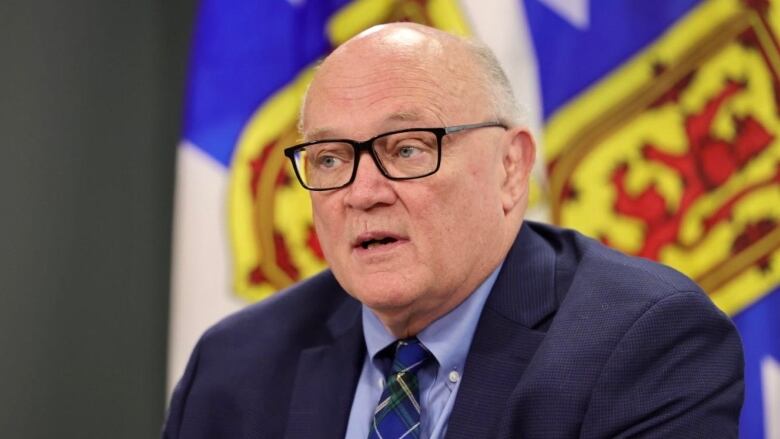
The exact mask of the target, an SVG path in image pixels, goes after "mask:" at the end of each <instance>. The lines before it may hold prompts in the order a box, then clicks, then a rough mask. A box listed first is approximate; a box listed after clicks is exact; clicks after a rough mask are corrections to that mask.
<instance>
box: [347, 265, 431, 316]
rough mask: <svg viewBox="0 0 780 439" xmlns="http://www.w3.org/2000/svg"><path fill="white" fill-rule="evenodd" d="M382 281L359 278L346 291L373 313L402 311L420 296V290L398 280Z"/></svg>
mask: <svg viewBox="0 0 780 439" xmlns="http://www.w3.org/2000/svg"><path fill="white" fill-rule="evenodd" d="M394 277H395V278H396V279H395V280H389V279H383V276H380V277H375V276H368V277H361V278H359V279H354V280H353V281H352V284H351V285H352V286H351V288H349V289H348V290H347V291H348V292H349V293H350V294H351V295H352V296H353V297H355V298H356V299H358V300H359V301H360V302H362V303H363V304H364V305H366V306H367V307H369V308H371V309H373V310H375V311H393V310H402V309H404V308H407V307H409V306H410V305H411V304H412V303H414V302H415V301H417V299H418V298H419V297H420V296H422V293H421V292H420V291H421V289H420V288H416V287H415V286H414V285H412V284H410V283H408V282H406V281H405V280H400V281H399V279H398V275H397V274H395V276H394Z"/></svg>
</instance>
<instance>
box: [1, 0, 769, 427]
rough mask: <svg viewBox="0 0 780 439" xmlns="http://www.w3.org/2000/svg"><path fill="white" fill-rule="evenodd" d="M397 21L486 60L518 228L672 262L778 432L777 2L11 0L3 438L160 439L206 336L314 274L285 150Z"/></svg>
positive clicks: (309, 234)
mask: <svg viewBox="0 0 780 439" xmlns="http://www.w3.org/2000/svg"><path fill="white" fill-rule="evenodd" d="M399 20H409V21H417V22H421V23H425V24H428V25H431V26H436V27H439V28H442V29H445V30H447V31H450V32H453V33H457V34H462V35H475V36H477V37H478V38H480V39H481V40H483V41H484V42H485V43H486V44H488V45H489V46H490V47H491V48H492V49H493V50H494V51H495V52H496V54H497V56H498V58H499V60H500V61H501V62H502V65H503V66H504V68H505V70H506V71H507V73H508V76H509V78H510V81H511V82H512V85H513V87H514V89H515V93H516V95H517V97H518V100H519V102H521V103H522V104H523V105H524V106H525V107H526V109H527V110H528V124H529V127H530V129H531V130H532V131H533V132H534V133H535V135H536V136H537V140H538V143H539V149H538V160H537V166H536V168H535V171H534V176H533V181H532V185H531V207H530V212H529V215H530V217H532V218H534V219H538V220H542V221H549V222H552V223H556V224H559V225H562V226H566V227H572V228H576V229H578V230H580V231H582V232H583V233H585V234H587V235H590V236H591V237H593V238H595V239H598V240H601V241H602V242H604V243H605V244H608V245H610V246H612V247H615V248H617V249H619V250H621V251H623V252H626V253H629V254H634V255H638V256H641V257H646V258H650V259H654V260H659V261H661V262H663V263H666V264H668V265H672V266H674V267H675V268H677V269H679V270H680V271H683V272H684V273H686V274H687V275H689V276H690V277H692V278H693V279H695V280H696V281H697V282H699V283H700V284H701V285H702V286H703V287H704V289H705V291H707V292H708V294H709V295H710V297H711V298H712V300H713V301H714V302H715V304H716V305H717V306H719V307H720V308H721V309H722V310H723V311H724V312H725V313H727V314H728V315H729V316H731V317H732V318H733V319H734V321H735V324H736V325H737V328H738V330H739V331H740V334H741V336H742V338H743V341H744V346H745V359H746V400H745V408H744V410H743V413H742V419H741V426H740V428H741V437H743V438H751V439H759V438H763V439H780V360H778V359H780V317H779V316H780V137H779V136H778V133H780V64H778V60H780V49H779V48H780V44H779V43H778V41H780V39H779V38H778V37H777V35H780V2H778V1H775V0H771V1H770V0H659V1H656V2H626V1H624V0H491V1H490V2H486V1H484V0H318V1H315V0H200V1H196V0H168V1H164V2H150V1H146V2H100V1H96V0H92V1H88V0H72V1H68V2H62V1H54V0H40V1H28V2H23V1H19V0H4V1H3V2H1V3H0V55H1V58H0V140H1V145H2V157H1V158H0V194H2V197H1V198H0V200H2V203H3V210H2V214H0V249H2V252H1V253H0V255H1V256H0V270H1V271H0V380H2V381H0V383H1V385H0V437H1V438H50V437H65V438H105V437H111V438H146V437H149V438H152V437H157V436H158V435H159V430H160V426H161V424H162V421H163V416H164V411H165V406H166V402H167V399H168V397H169V393H170V391H171V390H172V387H173V386H174V385H175V383H176V381H177V379H178V378H179V376H180V375H181V373H182V371H183V368H184V365H185V363H186V361H187V358H188V356H189V353H190V351H191V349H192V347H193V345H194V343H195V341H196V340H197V338H198V337H199V335H200V334H201V333H202V332H203V331H204V330H205V329H206V328H207V327H208V326H210V325H212V324H213V323H214V322H216V321H217V320H219V319H220V318H222V317H223V316H224V315H226V314H228V313H230V312H233V311H235V310H237V309H240V308H241V307H243V306H245V305H246V304H248V303H251V302H254V301H257V300H262V299H263V298H265V297H268V296H269V295H272V294H274V293H275V292H276V291H278V290H280V289H282V288H284V287H286V286H288V285H290V284H292V283H294V282H296V281H298V280H300V279H302V278H304V277H306V276H308V275H310V274H312V273H315V272H317V271H319V270H321V269H322V268H323V267H324V259H323V255H322V252H321V249H320V248H319V244H318V243H317V239H316V235H315V234H314V231H313V227H312V224H311V219H310V212H309V209H310V208H309V203H308V198H307V197H308V195H307V194H306V192H305V191H304V190H303V189H301V188H300V187H299V186H298V185H297V183H296V181H295V177H294V176H293V175H292V171H291V169H290V167H289V166H287V164H286V163H285V162H284V157H283V156H282V153H281V150H282V149H283V148H284V147H285V146H287V145H289V144H292V143H295V142H296V140H298V138H299V134H298V132H297V129H296V122H297V114H298V110H299V106H300V99H301V96H302V94H303V92H304V90H305V87H306V85H307V83H308V81H309V79H310V77H311V73H312V69H313V68H314V66H315V65H316V62H317V60H318V59H320V58H321V57H322V56H324V55H326V54H327V53H328V52H329V51H330V50H332V49H333V48H334V47H336V46H338V45H339V44H341V43H342V42H344V41H345V40H346V39H348V38H350V37H351V36H353V35H355V34H357V33H358V32H360V31H361V30H363V29H366V28H368V27H370V26H373V25H376V24H379V23H383V22H389V21H399Z"/></svg>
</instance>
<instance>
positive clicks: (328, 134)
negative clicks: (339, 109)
mask: <svg viewBox="0 0 780 439" xmlns="http://www.w3.org/2000/svg"><path fill="white" fill-rule="evenodd" d="M420 120H422V117H421V116H420V113H419V112H417V111H414V110H403V111H398V112H395V113H393V114H391V115H389V116H387V117H386V118H385V119H384V120H383V121H382V122H383V123H388V122H415V121H420ZM335 132H336V131H335V130H334V129H333V128H330V127H323V128H316V129H314V130H312V132H311V133H310V134H309V135H308V136H304V139H303V140H306V141H309V140H322V139H328V138H330V139H334V138H341V136H337V135H336V134H334V133H335Z"/></svg>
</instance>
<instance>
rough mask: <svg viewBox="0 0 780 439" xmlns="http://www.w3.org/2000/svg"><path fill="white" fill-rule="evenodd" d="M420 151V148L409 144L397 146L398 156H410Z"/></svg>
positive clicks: (405, 157)
mask: <svg viewBox="0 0 780 439" xmlns="http://www.w3.org/2000/svg"><path fill="white" fill-rule="evenodd" d="M419 153H420V149H419V148H417V147H414V146H411V145H402V146H401V147H400V148H398V156H399V157H401V158H404V159H408V158H411V157H413V156H415V155H416V154H419Z"/></svg>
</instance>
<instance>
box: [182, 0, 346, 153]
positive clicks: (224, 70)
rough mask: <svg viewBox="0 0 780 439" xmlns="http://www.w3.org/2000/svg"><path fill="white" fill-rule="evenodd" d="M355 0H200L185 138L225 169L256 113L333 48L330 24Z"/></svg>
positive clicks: (186, 113)
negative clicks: (332, 17)
mask: <svg viewBox="0 0 780 439" xmlns="http://www.w3.org/2000/svg"><path fill="white" fill-rule="evenodd" d="M347 3H349V0H322V1H286V0H264V1H243V0H219V1H217V0H202V1H201V2H200V6H199V9H198V17H197V25H196V26H195V32H194V35H193V50H192V55H191V58H190V69H189V71H190V75H189V80H188V85H187V102H186V107H185V108H186V110H185V120H184V137H185V138H186V139H187V140H189V141H190V142H191V143H192V144H194V145H196V146H197V147H198V148H201V149H202V150H203V151H205V152H206V153H208V154H209V155H210V156H212V157H214V158H215V159H216V160H218V161H219V162H220V163H222V164H223V165H225V166H229V165H230V160H231V158H232V155H233V149H234V148H235V146H236V140H237V138H238V136H239V134H240V133H241V131H242V130H243V129H244V125H245V124H246V122H247V120H248V119H249V117H250V115H251V114H252V113H254V112H255V111H256V110H257V108H258V107H259V106H260V105H261V104H262V103H263V102H264V101H265V100H267V99H268V98H269V97H270V96H271V95H272V94H273V93H275V92H277V91H278V90H279V89H281V88H282V87H284V86H285V85H286V84H287V83H288V82H290V81H291V80H292V79H293V78H294V77H295V76H296V75H297V74H298V73H299V72H300V71H301V70H303V68H304V67H306V66H308V65H310V64H311V63H313V62H314V61H316V60H317V59H319V58H321V57H322V56H324V55H325V54H327V53H328V52H329V51H330V50H331V44H330V42H329V41H328V39H327V37H326V35H325V26H326V24H327V22H328V20H329V19H330V18H331V16H332V15H333V13H334V12H336V11H337V10H339V9H340V8H341V7H343V6H344V5H345V4H347Z"/></svg>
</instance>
